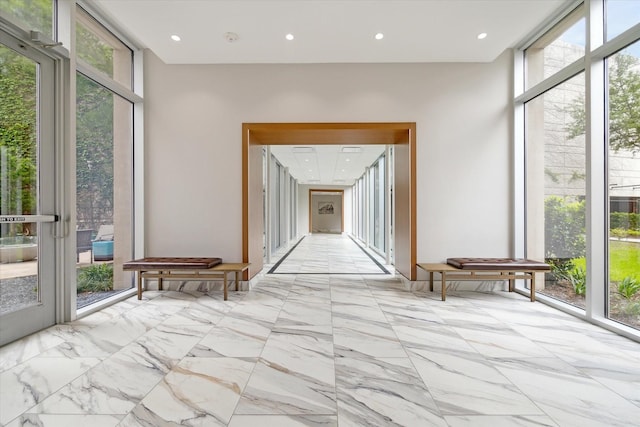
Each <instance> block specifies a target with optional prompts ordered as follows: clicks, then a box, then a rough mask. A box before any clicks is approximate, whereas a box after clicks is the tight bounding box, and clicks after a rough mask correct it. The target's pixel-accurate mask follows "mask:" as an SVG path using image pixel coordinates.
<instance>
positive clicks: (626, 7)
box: [605, 0, 640, 40]
mask: <svg viewBox="0 0 640 427" xmlns="http://www.w3.org/2000/svg"><path fill="white" fill-rule="evenodd" d="M605 4H606V14H605V16H606V29H607V31H606V40H611V39H613V38H614V37H616V36H618V35H620V34H622V33H623V32H625V31H626V30H628V29H629V28H631V27H633V26H634V25H636V24H637V23H639V22H640V1H638V0H607V1H606V3H605Z"/></svg>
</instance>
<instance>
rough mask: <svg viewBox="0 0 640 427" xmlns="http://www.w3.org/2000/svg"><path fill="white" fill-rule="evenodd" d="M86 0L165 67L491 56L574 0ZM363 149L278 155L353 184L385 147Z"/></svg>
mask: <svg viewBox="0 0 640 427" xmlns="http://www.w3.org/2000/svg"><path fill="white" fill-rule="evenodd" d="M88 1H89V2H90V4H91V5H93V6H94V7H96V9H97V10H98V11H99V12H100V13H101V14H103V15H104V16H105V17H107V18H109V19H110V20H111V21H112V22H113V23H114V27H115V28H116V29H118V30H119V31H121V32H122V33H123V34H124V35H126V36H127V37H128V38H130V39H131V40H132V41H134V42H135V43H137V44H138V45H139V46H140V47H143V48H149V49H151V50H152V51H153V52H154V53H155V54H156V55H158V57H159V58H160V59H162V60H163V61H164V62H165V63H167V64H251V63H392V62H413V63H418V62H491V61H493V60H494V59H495V58H496V57H497V56H498V55H500V54H501V53H502V52H503V51H504V50H505V49H507V48H509V47H513V46H515V45H516V44H517V43H519V42H520V41H521V40H522V39H523V38H524V37H526V36H527V35H529V34H530V33H531V32H532V31H533V30H534V29H535V28H536V27H537V26H539V25H540V24H541V23H542V22H543V21H544V20H545V19H546V18H548V17H549V16H551V15H552V14H553V13H554V12H555V11H556V10H558V9H559V8H561V7H563V5H566V4H567V3H569V2H571V1H572V0H88ZM229 32H232V33H235V34H236V35H237V40H235V41H232V42H230V41H228V40H227V38H226V37H225V34H226V33H229ZM378 32H380V33H383V34H384V38H383V39H382V40H376V39H375V38H374V35H375V34H376V33H378ZM482 32H485V33H487V37H486V38H485V39H483V40H479V39H478V38H477V35H478V34H479V33H482ZM288 33H291V34H293V35H294V37H295V38H294V40H292V41H288V40H286V39H285V35H286V34H288ZM174 34H175V35H179V36H180V37H181V41H179V42H175V41H173V40H171V35H174ZM361 148H362V152H361V153H358V154H354V153H352V154H351V156H349V157H350V159H351V162H346V158H347V156H346V155H345V154H344V153H341V151H340V146H324V147H323V146H316V147H314V152H312V153H306V157H307V158H308V159H309V161H308V162H305V161H304V158H303V156H302V154H300V153H298V154H295V153H293V152H292V147H290V146H282V147H273V148H272V151H273V153H274V154H275V155H276V157H277V158H278V159H279V160H280V162H281V163H282V164H283V165H285V166H287V167H289V169H290V172H291V173H292V175H293V176H295V177H296V178H297V179H298V180H300V182H303V183H304V182H311V183H321V184H341V183H342V182H341V181H340V180H344V184H345V185H349V184H351V183H353V180H354V179H355V178H357V177H359V176H360V175H362V173H363V172H364V168H365V167H366V166H369V165H370V164H371V162H372V161H374V160H375V159H377V158H378V156H379V155H380V154H381V153H382V151H383V150H384V147H381V146H362V147H361ZM309 165H311V166H309ZM309 169H312V171H311V172H309ZM343 169H344V172H343Z"/></svg>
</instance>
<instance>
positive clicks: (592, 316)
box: [515, 0, 640, 339]
mask: <svg viewBox="0 0 640 427" xmlns="http://www.w3.org/2000/svg"><path fill="white" fill-rule="evenodd" d="M585 11H589V13H588V14H586V13H585ZM586 15H588V16H587V18H588V19H585V16H586ZM554 20H555V21H557V24H555V25H554V26H553V27H552V28H551V29H550V30H548V31H547V32H545V33H543V34H540V35H538V36H537V37H536V38H534V39H532V40H530V41H528V42H526V43H525V44H524V45H523V48H522V49H521V50H520V51H519V54H518V55H516V62H515V73H516V74H515V77H516V82H520V83H519V86H521V87H517V89H516V99H515V113H516V124H517V125H516V137H515V140H516V141H517V142H521V143H522V150H521V151H519V150H518V148H516V168H517V171H518V172H517V173H519V174H522V176H524V177H525V179H524V181H523V182H524V186H523V187H522V189H521V194H520V197H519V196H518V194H516V198H517V199H519V200H522V201H523V202H524V208H523V209H520V210H519V211H521V212H522V215H523V218H522V223H523V224H524V225H525V227H524V228H525V231H524V235H523V237H524V238H523V239H522V242H523V246H524V247H523V254H524V255H525V256H527V257H531V258H535V259H543V258H544V259H545V260H546V261H547V262H549V263H550V264H551V266H552V271H551V273H549V274H547V275H546V278H545V280H544V281H543V280H540V281H538V284H541V282H542V283H544V285H542V286H540V285H539V287H538V293H539V296H540V300H541V301H545V302H548V303H550V304H554V305H556V306H558V307H559V308H565V309H567V311H569V312H572V313H576V307H577V308H578V310H577V312H578V313H580V314H581V315H582V316H584V317H585V318H586V319H588V320H590V321H592V322H594V323H597V324H600V325H603V326H606V327H608V328H610V329H614V330H616V331H618V332H620V333H623V334H625V335H627V336H629V337H631V338H634V339H640V333H639V332H638V330H639V329H640V273H639V272H640V228H639V226H638V223H639V222H640V220H639V219H638V215H639V213H638V210H639V206H638V205H639V204H640V193H639V191H640V157H639V156H640V143H639V141H640V140H639V139H638V135H640V131H639V128H638V123H639V122H640V62H639V58H640V41H639V40H640V2H637V1H625V0H605V1H601V0H585V1H584V4H580V6H578V7H577V8H574V9H573V10H567V11H566V13H565V14H564V17H554ZM587 34H590V37H588V38H587V37H586V35H587ZM585 41H587V43H585ZM585 52H589V55H585ZM520 153H521V154H520ZM519 156H521V157H519ZM520 161H522V163H519V162H520ZM515 181H516V182H518V181H521V179H519V178H518V177H516V179H515Z"/></svg>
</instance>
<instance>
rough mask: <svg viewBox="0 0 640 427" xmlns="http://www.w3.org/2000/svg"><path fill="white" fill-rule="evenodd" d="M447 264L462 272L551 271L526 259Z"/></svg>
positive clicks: (458, 260) (452, 260)
mask: <svg viewBox="0 0 640 427" xmlns="http://www.w3.org/2000/svg"><path fill="white" fill-rule="evenodd" d="M447 264H449V265H452V266H454V267H456V268H460V269H462V270H488V271H522V270H529V271H531V270H535V271H549V270H550V267H549V264H546V263H544V262H540V261H533V260H530V259H526V258H447Z"/></svg>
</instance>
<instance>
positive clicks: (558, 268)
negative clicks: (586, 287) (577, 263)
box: [545, 258, 573, 280]
mask: <svg viewBox="0 0 640 427" xmlns="http://www.w3.org/2000/svg"><path fill="white" fill-rule="evenodd" d="M545 261H546V263H547V264H549V266H550V267H551V275H552V276H553V279H555V280H569V275H570V274H571V269H572V268H573V262H572V260H571V259H560V258H546V259H545Z"/></svg>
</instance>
